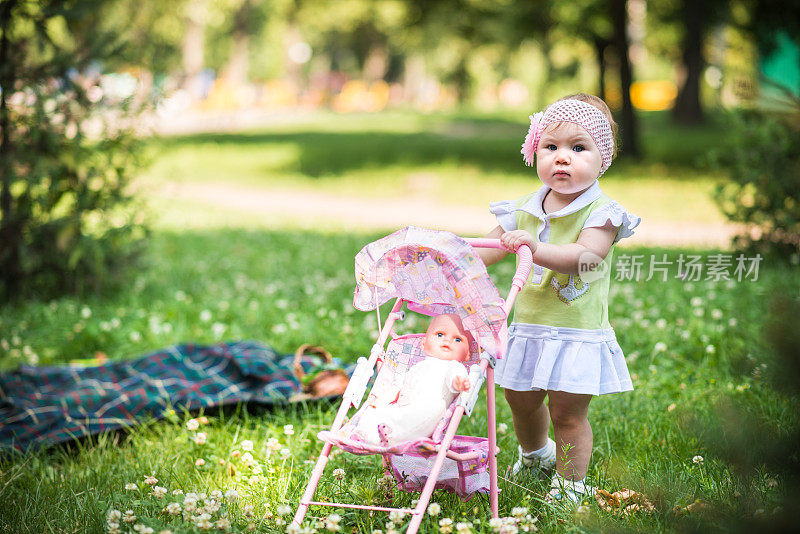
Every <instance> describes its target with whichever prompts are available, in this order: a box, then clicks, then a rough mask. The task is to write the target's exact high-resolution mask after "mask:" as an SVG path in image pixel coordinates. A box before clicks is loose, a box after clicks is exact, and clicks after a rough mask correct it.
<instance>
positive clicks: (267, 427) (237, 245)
mask: <svg viewBox="0 0 800 534" xmlns="http://www.w3.org/2000/svg"><path fill="white" fill-rule="evenodd" d="M377 237H379V236H378V235H374V234H363V235H336V234H322V233H307V232H288V231H281V232H274V231H266V230H258V231H245V230H222V229H219V230H206V231H202V232H201V231H195V232H183V233H171V232H158V233H156V234H155V235H154V237H153V240H152V243H151V247H150V256H149V257H150V263H149V265H148V266H147V267H146V268H145V269H143V270H142V271H141V272H140V274H139V275H138V276H137V277H136V279H135V281H134V282H133V283H132V284H131V287H129V288H128V289H127V290H126V291H124V292H122V293H121V294H119V295H117V296H115V297H112V298H106V299H92V298H89V299H84V300H81V301H78V300H73V299H68V298H65V299H59V300H54V301H52V302H27V303H24V304H20V305H18V306H15V307H7V308H4V309H3V310H2V311H0V331H2V332H3V334H2V339H0V346H2V349H0V350H2V351H3V352H2V354H3V359H2V362H3V363H2V365H3V367H4V368H5V369H11V368H13V367H15V366H16V365H18V364H19V363H22V362H24V361H38V363H40V364H56V363H63V362H66V361H69V360H70V359H73V358H79V357H86V356H91V355H92V354H94V352H95V351H98V350H101V351H104V352H106V353H107V354H108V355H109V356H110V357H112V358H132V357H135V356H139V355H141V354H143V353H146V352H148V351H150V350H153V349H157V348H161V347H164V346H167V345H170V344H173V343H179V342H182V341H187V340H191V341H196V342H199V343H212V342H216V341H218V340H220V339H242V338H247V339H256V340H260V341H263V342H265V343H268V344H271V345H272V346H274V347H275V348H277V349H278V350H279V351H283V352H292V351H294V349H295V348H296V347H297V346H299V345H300V344H301V343H305V342H310V343H317V344H322V345H323V346H325V347H327V348H329V349H330V350H331V352H333V353H334V354H335V355H337V356H339V357H341V358H344V359H345V360H348V361H352V360H353V359H355V358H356V357H358V356H359V355H363V354H366V353H367V352H368V351H369V348H370V346H371V344H372V341H373V338H372V335H374V330H375V325H376V322H375V318H374V315H373V314H364V313H361V312H354V311H353V309H352V304H351V299H352V290H353V278H352V277H353V275H352V261H353V256H354V255H355V253H356V252H357V251H358V249H359V248H360V247H361V246H363V245H364V244H366V243H367V242H369V241H370V240H372V239H375V238H377ZM626 253H628V254H630V253H637V254H644V255H645V256H648V255H650V254H656V255H657V256H658V257H659V259H660V257H661V254H662V253H664V252H663V251H660V250H646V249H628V250H626ZM666 253H667V254H669V258H670V259H671V260H673V261H677V256H678V254H679V253H680V251H669V252H666ZM511 268H512V265H511V263H510V262H503V263H501V264H499V265H497V266H495V267H492V269H491V275H492V276H493V278H494V280H495V281H496V282H497V284H498V286H499V287H501V288H507V286H508V281H509V279H510V276H511ZM287 273H288V274H287ZM675 273H676V264H673V266H672V270H671V276H670V279H669V280H668V281H666V282H655V281H652V280H651V281H650V282H645V281H640V282H634V281H620V282H617V283H616V285H615V286H614V289H613V294H612V302H611V310H610V315H611V317H612V322H613V324H614V326H615V328H616V329H617V332H618V337H619V340H620V343H621V345H622V346H623V347H624V349H625V351H626V353H627V356H628V361H629V366H630V369H631V372H632V374H633V376H634V383H635V387H636V390H635V391H634V392H632V393H626V394H619V395H611V396H607V397H601V398H598V399H596V400H595V401H593V403H592V407H591V412H590V419H591V422H592V425H593V429H594V435H595V449H594V453H593V459H592V465H591V468H590V477H591V478H592V480H593V481H594V482H595V483H596V484H597V485H598V487H601V488H606V489H609V490H611V491H613V490H616V489H621V488H623V487H627V488H631V489H635V490H637V491H641V492H643V493H644V494H645V495H647V496H648V497H649V498H650V499H651V500H652V501H653V503H654V505H655V506H656V511H655V512H654V513H652V514H633V515H631V516H630V517H627V518H622V517H618V516H616V515H614V514H610V513H607V512H603V511H602V510H600V508H599V507H598V506H597V505H596V504H594V503H593V502H589V501H587V507H586V508H585V509H581V512H580V513H576V512H575V511H574V510H568V509H560V508H554V507H551V506H549V505H545V504H543V503H542V496H543V493H544V491H545V488H544V485H543V483H542V482H541V481H538V480H536V479H530V478H527V479H523V480H521V481H517V482H520V483H521V485H517V484H514V483H511V482H510V481H506V480H501V488H502V489H503V491H502V493H501V497H500V503H501V515H504V516H506V515H509V514H510V513H511V511H512V509H513V508H514V507H517V506H527V507H528V508H529V509H530V511H531V513H532V514H533V515H534V516H536V517H538V523H537V524H538V525H539V528H540V529H541V530H543V531H573V530H612V531H614V530H628V529H632V530H637V531H642V532H652V531H683V530H687V529H692V528H694V527H693V525H697V524H699V522H702V521H703V518H704V517H706V516H703V515H702V514H699V515H698V514H678V513H676V512H674V511H673V509H674V507H676V506H677V507H679V508H685V506H687V505H689V504H691V503H693V502H694V501H695V500H698V499H699V500H700V501H702V502H704V503H707V504H708V505H709V506H711V507H712V510H714V513H715V514H720V515H721V517H724V518H726V519H725V520H724V521H722V520H719V519H717V520H716V521H717V522H718V526H723V525H727V524H729V523H728V522H729V521H730V520H731V518H734V519H737V520H739V519H742V518H749V517H753V514H754V513H755V511H756V510H759V509H761V510H763V511H765V512H763V513H765V514H766V515H767V516H769V514H771V513H772V511H773V510H774V508H775V506H776V505H777V503H778V502H779V500H780V498H781V497H782V496H783V494H784V491H785V490H784V486H783V485H781V482H782V479H781V476H780V474H779V473H775V472H759V473H757V475H751V476H743V475H741V474H740V472H739V471H738V470H737V469H738V468H737V466H736V465H735V464H733V463H731V462H729V461H727V460H725V459H724V458H723V457H722V456H719V455H717V454H715V448H714V447H713V443H709V442H708V441H707V440H704V439H703V438H702V433H700V432H698V431H697V427H696V425H697V424H700V425H703V424H704V422H705V423H710V422H712V421H715V420H716V418H717V417H718V415H717V414H718V412H717V406H718V402H719V399H727V398H730V399H733V400H734V401H739V402H744V403H746V404H747V405H749V406H751V407H753V409H755V410H756V411H758V412H759V413H763V414H767V419H768V421H769V424H770V425H771V427H774V428H775V432H777V434H778V435H782V433H785V432H786V429H790V428H793V427H796V425H797V423H798V421H797V413H796V412H795V411H793V410H791V409H790V405H787V404H786V400H785V399H784V398H783V397H781V396H780V395H778V394H777V393H775V392H774V391H773V390H772V389H771V388H770V387H769V385H768V384H767V383H765V382H764V380H763V379H762V378H760V373H759V372H758V369H760V366H761V364H762V363H763V362H765V361H767V360H766V352H765V349H764V343H763V342H762V341H760V333H759V330H760V324H761V322H762V320H763V316H764V313H765V310H766V308H767V303H768V298H767V297H768V296H769V295H770V294H772V293H774V292H776V291H779V290H780V291H783V292H786V293H789V294H797V293H798V292H800V281H798V279H797V278H796V277H791V276H790V271H789V270H788V268H785V267H782V266H780V265H772V264H764V265H762V266H761V270H760V273H759V280H758V281H757V282H752V281H744V282H741V283H737V282H712V281H700V282H693V283H685V282H682V281H680V280H676V279H674V274H675ZM423 324H424V320H421V319H416V318H415V319H408V320H407V321H406V323H405V324H404V325H403V326H402V327H401V329H400V331H419V330H420V329H421V328H422V325H423ZM661 344H663V345H661ZM500 397H501V395H500ZM498 404H499V412H498V413H499V419H500V421H504V422H506V423H510V414H509V412H508V408H507V406H506V405H505V403H504V402H503V401H499V403H498ZM673 404H674V407H671V405H673ZM334 413H335V411H334V407H331V406H328V405H321V404H310V405H298V406H295V407H292V408H290V409H285V410H284V409H276V410H273V411H268V412H253V413H249V412H247V411H246V410H234V411H231V410H228V411H226V412H219V411H217V410H211V411H209V412H207V413H206V414H205V415H206V416H208V418H209V423H208V424H207V425H205V426H203V427H202V428H200V429H199V431H203V432H206V433H207V434H208V442H207V443H206V444H204V445H197V444H195V443H193V442H192V441H191V438H192V437H193V436H194V435H195V432H194V431H190V430H188V429H187V428H186V426H185V421H186V420H187V419H188V417H189V416H188V415H185V414H183V413H182V412H180V410H178V413H177V414H175V415H173V416H170V417H169V418H167V419H166V420H163V421H159V422H156V421H152V422H146V423H145V424H143V425H142V426H140V427H137V428H134V429H131V430H130V432H127V433H125V434H123V435H117V434H112V435H105V436H99V437H95V438H91V439H89V440H87V441H85V442H82V443H81V444H79V445H76V446H75V447H73V448H71V449H63V448H57V449H54V450H50V451H43V452H39V453H31V454H27V455H24V456H19V457H7V458H4V459H2V460H0V498H2V500H3V502H4V503H5V504H4V506H3V507H0V530H2V531H8V532H26V531H33V530H37V531H38V530H52V531H59V532H60V531H72V530H91V531H100V530H102V529H103V528H104V522H105V514H106V512H107V511H108V510H109V509H112V508H115V509H119V510H121V511H123V512H124V511H125V510H129V509H130V510H133V511H134V513H135V514H136V516H137V517H138V521H140V522H142V523H143V524H147V525H150V526H151V527H153V528H155V529H156V531H158V530H159V529H160V528H169V529H172V530H173V531H183V530H187V529H188V530H191V529H190V525H189V524H188V523H186V522H185V521H184V520H183V519H181V518H180V517H178V518H171V517H170V516H166V515H164V514H162V513H161V510H162V509H163V508H164V507H165V506H166V504H167V503H168V502H171V501H172V500H177V499H182V496H180V497H179V496H173V495H172V493H171V492H172V491H173V490H178V489H180V490H182V491H183V492H184V493H188V492H191V491H194V492H197V493H200V492H205V493H207V494H211V492H212V491H214V490H221V491H223V492H224V491H227V490H230V489H235V490H237V492H238V494H239V496H240V497H239V499H238V500H237V501H236V502H231V503H228V504H226V505H225V506H223V507H222V509H221V510H220V511H218V512H216V514H215V515H214V516H213V519H214V520H217V519H218V518H219V517H220V513H222V512H226V513H227V517H228V518H229V519H230V521H231V522H232V523H233V524H234V529H235V530H244V529H245V528H247V525H248V524H249V523H253V524H255V525H256V527H257V528H258V529H259V530H261V531H268V532H272V531H283V528H282V527H279V526H277V525H276V521H275V520H276V517H275V514H276V513H277V511H278V508H277V507H278V505H279V504H282V503H288V504H291V505H296V502H297V499H298V498H299V495H300V493H301V492H302V488H303V487H304V485H305V482H306V481H307V479H308V476H309V472H310V469H311V463H310V460H311V458H312V457H313V456H315V455H316V454H318V453H319V450H320V448H321V443H320V442H319V441H317V440H316V438H315V435H316V432H317V431H319V430H321V429H324V428H326V427H327V426H328V425H330V423H331V422H332V420H333V415H334ZM484 417H485V408H483V407H480V408H479V409H477V410H476V413H475V414H474V415H473V417H472V418H471V419H470V420H468V421H466V422H465V424H464V425H463V426H462V428H461V429H460V430H461V431H462V433H467V434H474V435H480V434H482V433H483V432H484V430H483V428H484V426H483V425H484V424H485V423H484V421H485V419H484ZM287 424H291V425H293V427H294V433H293V434H292V435H286V434H285V433H284V425H287ZM706 426H707V425H706ZM269 438H275V439H276V440H278V443H279V446H280V448H286V449H288V455H287V456H286V457H283V456H281V454H280V453H279V452H278V451H274V452H271V453H270V454H268V453H267V451H266V449H265V445H266V443H267V440H268V439H269ZM243 440H252V441H253V442H254V444H255V447H254V450H253V452H252V454H253V456H254V458H255V461H256V462H257V464H258V466H259V468H260V469H261V474H260V475H258V476H256V478H252V477H253V476H255V475H254V473H253V467H247V466H245V465H244V464H243V463H242V459H241V458H234V457H232V453H233V451H236V450H238V451H240V452H242V450H241V442H242V441H243ZM500 445H501V448H502V452H501V454H500V457H499V464H500V469H501V473H504V472H505V469H506V468H507V466H508V465H510V463H512V462H513V455H514V450H515V439H514V437H513V433H512V432H511V431H510V430H509V431H507V432H506V433H504V434H501V436H500ZM696 455H700V456H702V457H703V458H704V460H703V462H702V463H699V464H695V463H693V462H692V458H693V457H694V456H696ZM198 458H202V459H203V460H204V461H205V465H204V466H202V467H197V466H195V461H196V460H197V459H198ZM229 464H231V465H233V467H234V470H235V474H234V475H233V476H231V474H230V467H229ZM336 468H341V469H343V470H344V472H345V476H344V479H343V480H337V479H335V478H333V477H332V476H331V473H332V471H333V469H336ZM326 472H327V473H328V475H327V476H326V477H325V478H324V479H323V482H322V484H321V486H320V490H319V495H320V496H322V497H323V498H327V499H343V500H344V501H346V502H371V503H373V504H390V505H394V506H398V505H408V504H409V503H410V501H411V499H412V498H414V496H413V494H402V493H398V494H395V495H394V496H390V495H386V494H384V493H382V492H380V491H379V490H377V489H376V480H377V478H378V477H379V476H380V473H381V468H380V460H379V458H374V457H353V456H351V455H348V454H338V455H335V456H334V458H333V459H332V460H331V463H330V464H329V467H328V470H327V471H326ZM148 475H153V476H155V477H156V478H157V479H158V483H157V485H159V486H163V487H165V488H167V490H168V493H167V496H166V497H165V498H164V499H163V500H158V499H156V498H155V497H153V496H152V495H150V488H149V486H147V485H145V484H144V477H145V476H148ZM503 476H505V475H503ZM770 479H774V480H776V481H778V482H779V484H778V486H777V487H771V485H772V483H771V482H768V481H769V480H770ZM126 483H135V484H136V485H137V488H136V489H135V490H125V489H124V487H125V484H126ZM736 495H739V496H738V497H737V496H736ZM433 501H435V502H438V503H440V504H441V505H442V510H443V511H442V515H441V516H440V517H450V518H453V519H454V520H455V521H471V522H472V523H473V525H474V526H475V527H476V530H478V531H482V532H488V531H489V529H488V526H487V521H488V518H489V513H488V503H487V500H486V499H485V498H484V497H476V498H474V499H472V500H471V501H469V502H467V503H462V502H460V501H459V500H458V499H457V498H455V497H454V496H452V495H449V494H445V493H442V492H437V493H435V494H434V498H433ZM246 505H250V506H252V507H253V516H252V517H246V516H245V512H246V510H245V506H246ZM337 512H338V513H339V514H340V515H341V516H342V518H343V519H342V525H343V526H344V527H345V529H344V531H346V532H350V531H351V529H355V530H354V531H356V532H372V530H373V529H383V528H384V524H385V522H386V516H385V515H384V514H381V513H378V514H376V515H374V516H370V515H369V514H368V513H366V512H357V511H351V510H337ZM323 513H327V512H324V511H323V512H320V511H319V510H312V514H311V515H312V516H320V514H323ZM270 515H272V516H273V517H270ZM715 517H716V516H715ZM423 528H424V529H425V530H424V531H426V532H437V527H435V526H433V523H432V522H431V519H426V523H424V527H423Z"/></svg>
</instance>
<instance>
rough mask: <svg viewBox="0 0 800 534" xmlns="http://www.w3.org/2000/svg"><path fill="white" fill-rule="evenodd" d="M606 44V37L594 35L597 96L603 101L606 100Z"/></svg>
mask: <svg viewBox="0 0 800 534" xmlns="http://www.w3.org/2000/svg"><path fill="white" fill-rule="evenodd" d="M608 44H609V43H608V40H607V39H604V38H602V37H598V36H595V37H594V53H595V59H596V60H597V69H598V80H597V88H598V89H597V96H599V97H600V98H601V99H602V100H603V101H604V102H605V100H606V49H607V48H608Z"/></svg>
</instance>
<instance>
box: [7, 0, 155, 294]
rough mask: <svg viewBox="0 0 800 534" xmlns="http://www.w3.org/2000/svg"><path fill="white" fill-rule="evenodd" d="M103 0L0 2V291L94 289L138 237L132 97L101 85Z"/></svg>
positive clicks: (110, 39) (114, 274) (105, 46)
mask: <svg viewBox="0 0 800 534" xmlns="http://www.w3.org/2000/svg"><path fill="white" fill-rule="evenodd" d="M104 7H105V4H104V2H102V1H99V0H94V1H87V0H83V1H68V2H64V1H60V0H41V1H38V2H34V1H25V0H2V2H0V32H2V33H0V88H2V92H1V93H0V187H1V189H0V273H2V275H1V279H0V298H2V299H8V298H10V297H14V296H18V295H28V294H35V295H38V296H42V297H49V296H52V295H55V294H57V293H61V292H64V291H86V290H99V289H101V288H103V287H107V286H108V282H112V281H114V280H116V279H118V277H119V276H120V274H121V273H122V271H123V270H122V268H123V267H127V266H129V265H130V264H131V262H132V260H133V258H134V257H135V255H136V252H137V251H138V249H139V245H140V244H141V239H142V237H143V236H144V230H143V227H142V226H141V225H140V224H138V223H137V222H135V221H134V218H135V211H134V207H133V205H132V198H131V196H130V194H129V181H130V177H131V172H132V169H133V168H134V167H135V165H136V163H137V160H138V154H139V152H138V151H137V146H138V142H137V141H136V139H135V138H134V136H133V135H132V133H131V131H130V130H129V129H128V128H127V127H126V124H130V120H129V119H130V117H131V112H132V102H131V99H120V98H115V96H114V92H113V91H110V89H109V88H108V87H104V86H103V84H102V81H101V78H100V69H101V68H102V67H101V65H102V63H99V61H102V60H103V59H104V58H107V57H111V56H113V55H115V53H116V52H117V51H118V50H119V48H118V47H119V41H118V39H117V38H116V36H115V35H113V34H112V33H110V32H104V31H99V28H101V27H102V24H100V21H101V20H102V16H103V8H104Z"/></svg>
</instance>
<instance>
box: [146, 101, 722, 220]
mask: <svg viewBox="0 0 800 534" xmlns="http://www.w3.org/2000/svg"><path fill="white" fill-rule="evenodd" d="M526 121H527V116H526V115H525V114H524V113H518V114H511V113H506V114H503V115H490V116H466V115H441V114H435V115H427V114H417V113H385V114H377V115H330V114H327V115H311V116H301V117H298V118H297V120H296V121H293V122H288V123H287V122H285V121H284V122H281V123H278V124H276V125H274V126H271V127H269V128H263V129H259V130H251V131H247V132H242V133H236V134H198V135H192V136H182V137H175V138H164V139H162V140H160V141H157V142H154V143H153V144H152V145H151V148H152V153H153V154H154V155H155V158H156V159H155V163H154V165H153V166H152V168H151V169H150V171H149V172H147V173H146V183H147V184H148V185H147V186H148V187H149V189H150V190H151V191H152V192H153V193H155V195H154V196H155V197H158V193H159V191H163V190H164V189H165V188H166V187H168V184H170V183H182V184H192V183H200V184H224V185H228V186H233V187H237V186H238V187H245V188H249V189H252V188H264V189H267V190H269V189H278V190H285V189H293V190H299V191H313V192H315V193H328V194H331V195H341V196H349V197H358V198H365V199H369V200H372V201H374V202H380V200H381V199H390V198H397V197H409V196H410V197H417V196H433V197H435V198H436V200H437V201H439V202H442V203H444V204H454V205H455V204H458V205H463V206H470V207H476V208H481V209H485V208H486V207H487V205H488V202H489V201H490V200H499V199H504V198H516V197H519V196H521V195H523V194H525V193H527V192H529V191H532V190H533V189H535V188H537V187H538V185H539V184H538V179H537V178H536V174H535V171H534V170H533V169H531V168H527V167H525V166H524V165H523V164H522V160H521V156H520V153H519V147H520V145H521V142H522V138H523V137H524V134H525V132H526V130H527V124H526ZM641 127H642V135H641V144H642V146H643V147H644V148H645V155H644V157H643V158H642V159H641V160H638V161H636V160H630V159H625V158H621V159H619V160H618V161H617V163H615V164H614V165H613V166H612V167H611V170H609V172H608V173H606V174H605V175H604V177H603V178H602V181H601V185H602V187H603V188H604V190H605V191H606V192H607V193H608V194H609V195H610V196H612V198H615V199H616V200H618V201H619V202H621V203H622V204H623V205H625V206H626V207H628V208H629V209H630V210H631V211H633V212H635V213H637V214H639V215H641V216H642V217H644V218H645V220H647V221H651V222H669V221H684V222H686V221H696V222H698V223H703V222H716V223H719V222H722V221H723V220H724V218H723V217H722V215H721V214H720V213H719V211H718V209H717V208H716V206H715V204H714V202H713V200H712V198H711V192H712V190H713V187H714V184H715V183H716V181H718V180H719V179H720V178H721V177H723V176H724V173H722V172H721V171H720V170H719V169H717V168H714V167H713V166H712V165H710V164H709V160H708V158H709V154H710V153H711V152H712V151H713V150H714V148H715V147H718V146H719V138H720V136H724V127H723V126H722V125H721V124H720V122H719V119H717V121H716V122H712V123H711V124H710V125H708V126H706V127H703V128H701V129H686V128H681V127H678V126H675V125H673V124H672V123H670V121H669V120H668V117H666V116H664V115H660V114H651V115H645V116H644V117H643V119H642V120H641ZM623 153H624V147H623ZM299 209H302V208H299Z"/></svg>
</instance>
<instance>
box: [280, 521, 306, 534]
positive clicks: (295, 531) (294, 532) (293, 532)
mask: <svg viewBox="0 0 800 534" xmlns="http://www.w3.org/2000/svg"><path fill="white" fill-rule="evenodd" d="M276 524H277V521H276ZM302 532H303V530H302V529H301V528H300V525H298V524H297V523H289V524H288V525H287V526H286V534H301V533H302Z"/></svg>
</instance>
